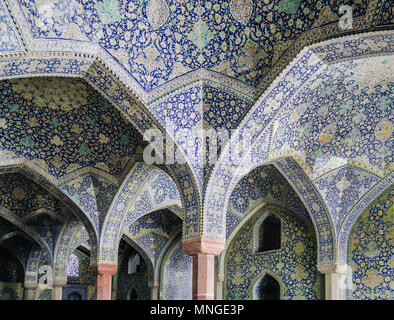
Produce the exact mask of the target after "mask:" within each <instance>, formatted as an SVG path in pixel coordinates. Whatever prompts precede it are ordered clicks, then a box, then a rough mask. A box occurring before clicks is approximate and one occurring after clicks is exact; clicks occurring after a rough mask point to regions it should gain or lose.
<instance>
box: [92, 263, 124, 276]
mask: <svg viewBox="0 0 394 320" xmlns="http://www.w3.org/2000/svg"><path fill="white" fill-rule="evenodd" d="M117 269H118V265H116V264H106V263H99V264H93V265H91V266H90V271H91V272H92V273H93V274H94V275H111V276H113V275H114V274H115V273H116V270H117Z"/></svg>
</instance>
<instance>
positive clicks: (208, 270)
mask: <svg viewBox="0 0 394 320" xmlns="http://www.w3.org/2000/svg"><path fill="white" fill-rule="evenodd" d="M225 243H226V242H225V241H224V240H216V239H210V238H203V237H201V238H197V239H190V240H185V241H183V242H182V245H183V250H185V251H186V253H187V254H188V255H190V256H192V257H193V283H192V287H193V299H195V300H213V299H214V297H215V256H217V255H218V254H219V253H220V252H222V251H223V249H224V247H225Z"/></svg>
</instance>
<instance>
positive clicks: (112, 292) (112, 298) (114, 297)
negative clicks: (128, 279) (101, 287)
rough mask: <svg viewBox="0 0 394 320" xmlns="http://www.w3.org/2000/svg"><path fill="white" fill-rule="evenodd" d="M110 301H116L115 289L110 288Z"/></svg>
mask: <svg viewBox="0 0 394 320" xmlns="http://www.w3.org/2000/svg"><path fill="white" fill-rule="evenodd" d="M111 300H116V289H115V288H112V291H111Z"/></svg>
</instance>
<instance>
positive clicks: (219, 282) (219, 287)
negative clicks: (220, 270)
mask: <svg viewBox="0 0 394 320" xmlns="http://www.w3.org/2000/svg"><path fill="white" fill-rule="evenodd" d="M223 281H224V275H223V274H218V275H217V277H216V297H215V298H216V300H223Z"/></svg>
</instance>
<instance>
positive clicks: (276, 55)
mask: <svg viewBox="0 0 394 320" xmlns="http://www.w3.org/2000/svg"><path fill="white" fill-rule="evenodd" d="M372 2H373V3H372ZM19 4H20V7H21V9H22V12H23V15H24V17H25V19H26V20H27V21H28V22H29V24H30V29H31V32H32V35H33V38H35V39H59V40H60V39H61V40H64V39H70V40H74V41H79V42H80V46H81V47H82V46H84V43H85V44H86V45H88V43H89V42H90V43H92V42H93V43H98V44H99V45H100V46H101V48H103V49H105V50H106V51H107V52H108V53H109V54H110V55H112V56H113V57H114V58H115V59H116V60H117V61H118V62H119V63H120V64H121V65H123V67H124V68H125V69H126V70H127V71H128V72H129V73H130V74H131V75H132V77H134V79H135V80H136V81H137V82H138V83H139V84H140V85H141V86H142V87H143V88H144V89H145V90H146V91H150V90H152V89H154V88H157V87H158V86H160V85H163V84H164V83H166V82H168V81H170V80H173V79H174V78H176V77H178V76H180V75H183V74H187V73H188V72H190V71H192V70H197V69H200V68H204V69H210V70H213V71H215V72H219V73H221V74H224V75H226V76H230V77H233V78H236V79H238V80H240V81H241V82H243V83H245V84H247V85H250V86H252V87H255V86H259V85H260V84H261V82H262V80H263V78H264V77H265V75H266V74H267V73H268V72H269V71H270V69H271V68H272V67H273V66H274V65H275V64H276V63H277V62H278V60H279V59H280V57H281V56H282V55H283V54H284V53H285V51H286V50H288V49H289V48H291V46H292V45H293V46H294V47H295V49H294V48H293V49H291V50H292V51H294V50H296V51H297V50H298V51H299V50H301V49H302V47H304V46H305V45H306V44H307V43H310V42H311V41H313V40H317V39H312V38H313V37H316V36H317V37H322V34H321V33H319V34H316V32H315V35H310V34H309V31H311V30H315V29H316V28H317V27H321V26H324V25H329V24H330V23H331V26H330V27H329V28H331V27H332V29H333V30H335V31H332V30H331V31H332V32H331V31H330V32H328V34H327V35H332V33H333V32H334V35H335V34H343V33H344V32H345V31H346V30H345V31H344V30H339V28H338V26H337V24H338V23H337V21H338V19H339V17H340V16H342V15H343V14H340V12H339V8H340V7H341V5H350V6H352V10H353V18H354V19H355V20H357V19H358V18H361V17H364V16H367V11H368V9H369V7H368V5H370V7H371V8H375V7H376V6H377V4H376V1H366V0H355V1H349V0H340V1H332V0H321V1H315V0H304V1H302V0H258V1H252V0H230V1H224V0H217V1H197V0H191V1H189V0H188V1H186V0H178V1H174V0H131V1H125V0H96V1H92V0H57V1H52V0H34V1H27V0H19ZM378 7H379V8H380V5H378ZM381 7H382V8H380V9H381V15H380V16H376V17H374V18H373V19H374V20H377V22H378V24H380V25H382V26H384V25H388V24H390V23H392V21H390V14H387V12H389V9H390V8H387V4H386V5H382V6H381ZM369 11H371V10H369ZM369 11H368V12H369ZM333 22H336V23H333ZM370 26H371V27H373V25H370ZM301 35H303V36H301ZM327 35H325V37H327ZM300 39H301V40H300ZM81 41H82V42H81ZM297 41H303V42H305V43H301V47H300V46H299V44H298V45H295V42H297ZM297 48H299V49H297ZM189 81H190V80H189Z"/></svg>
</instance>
